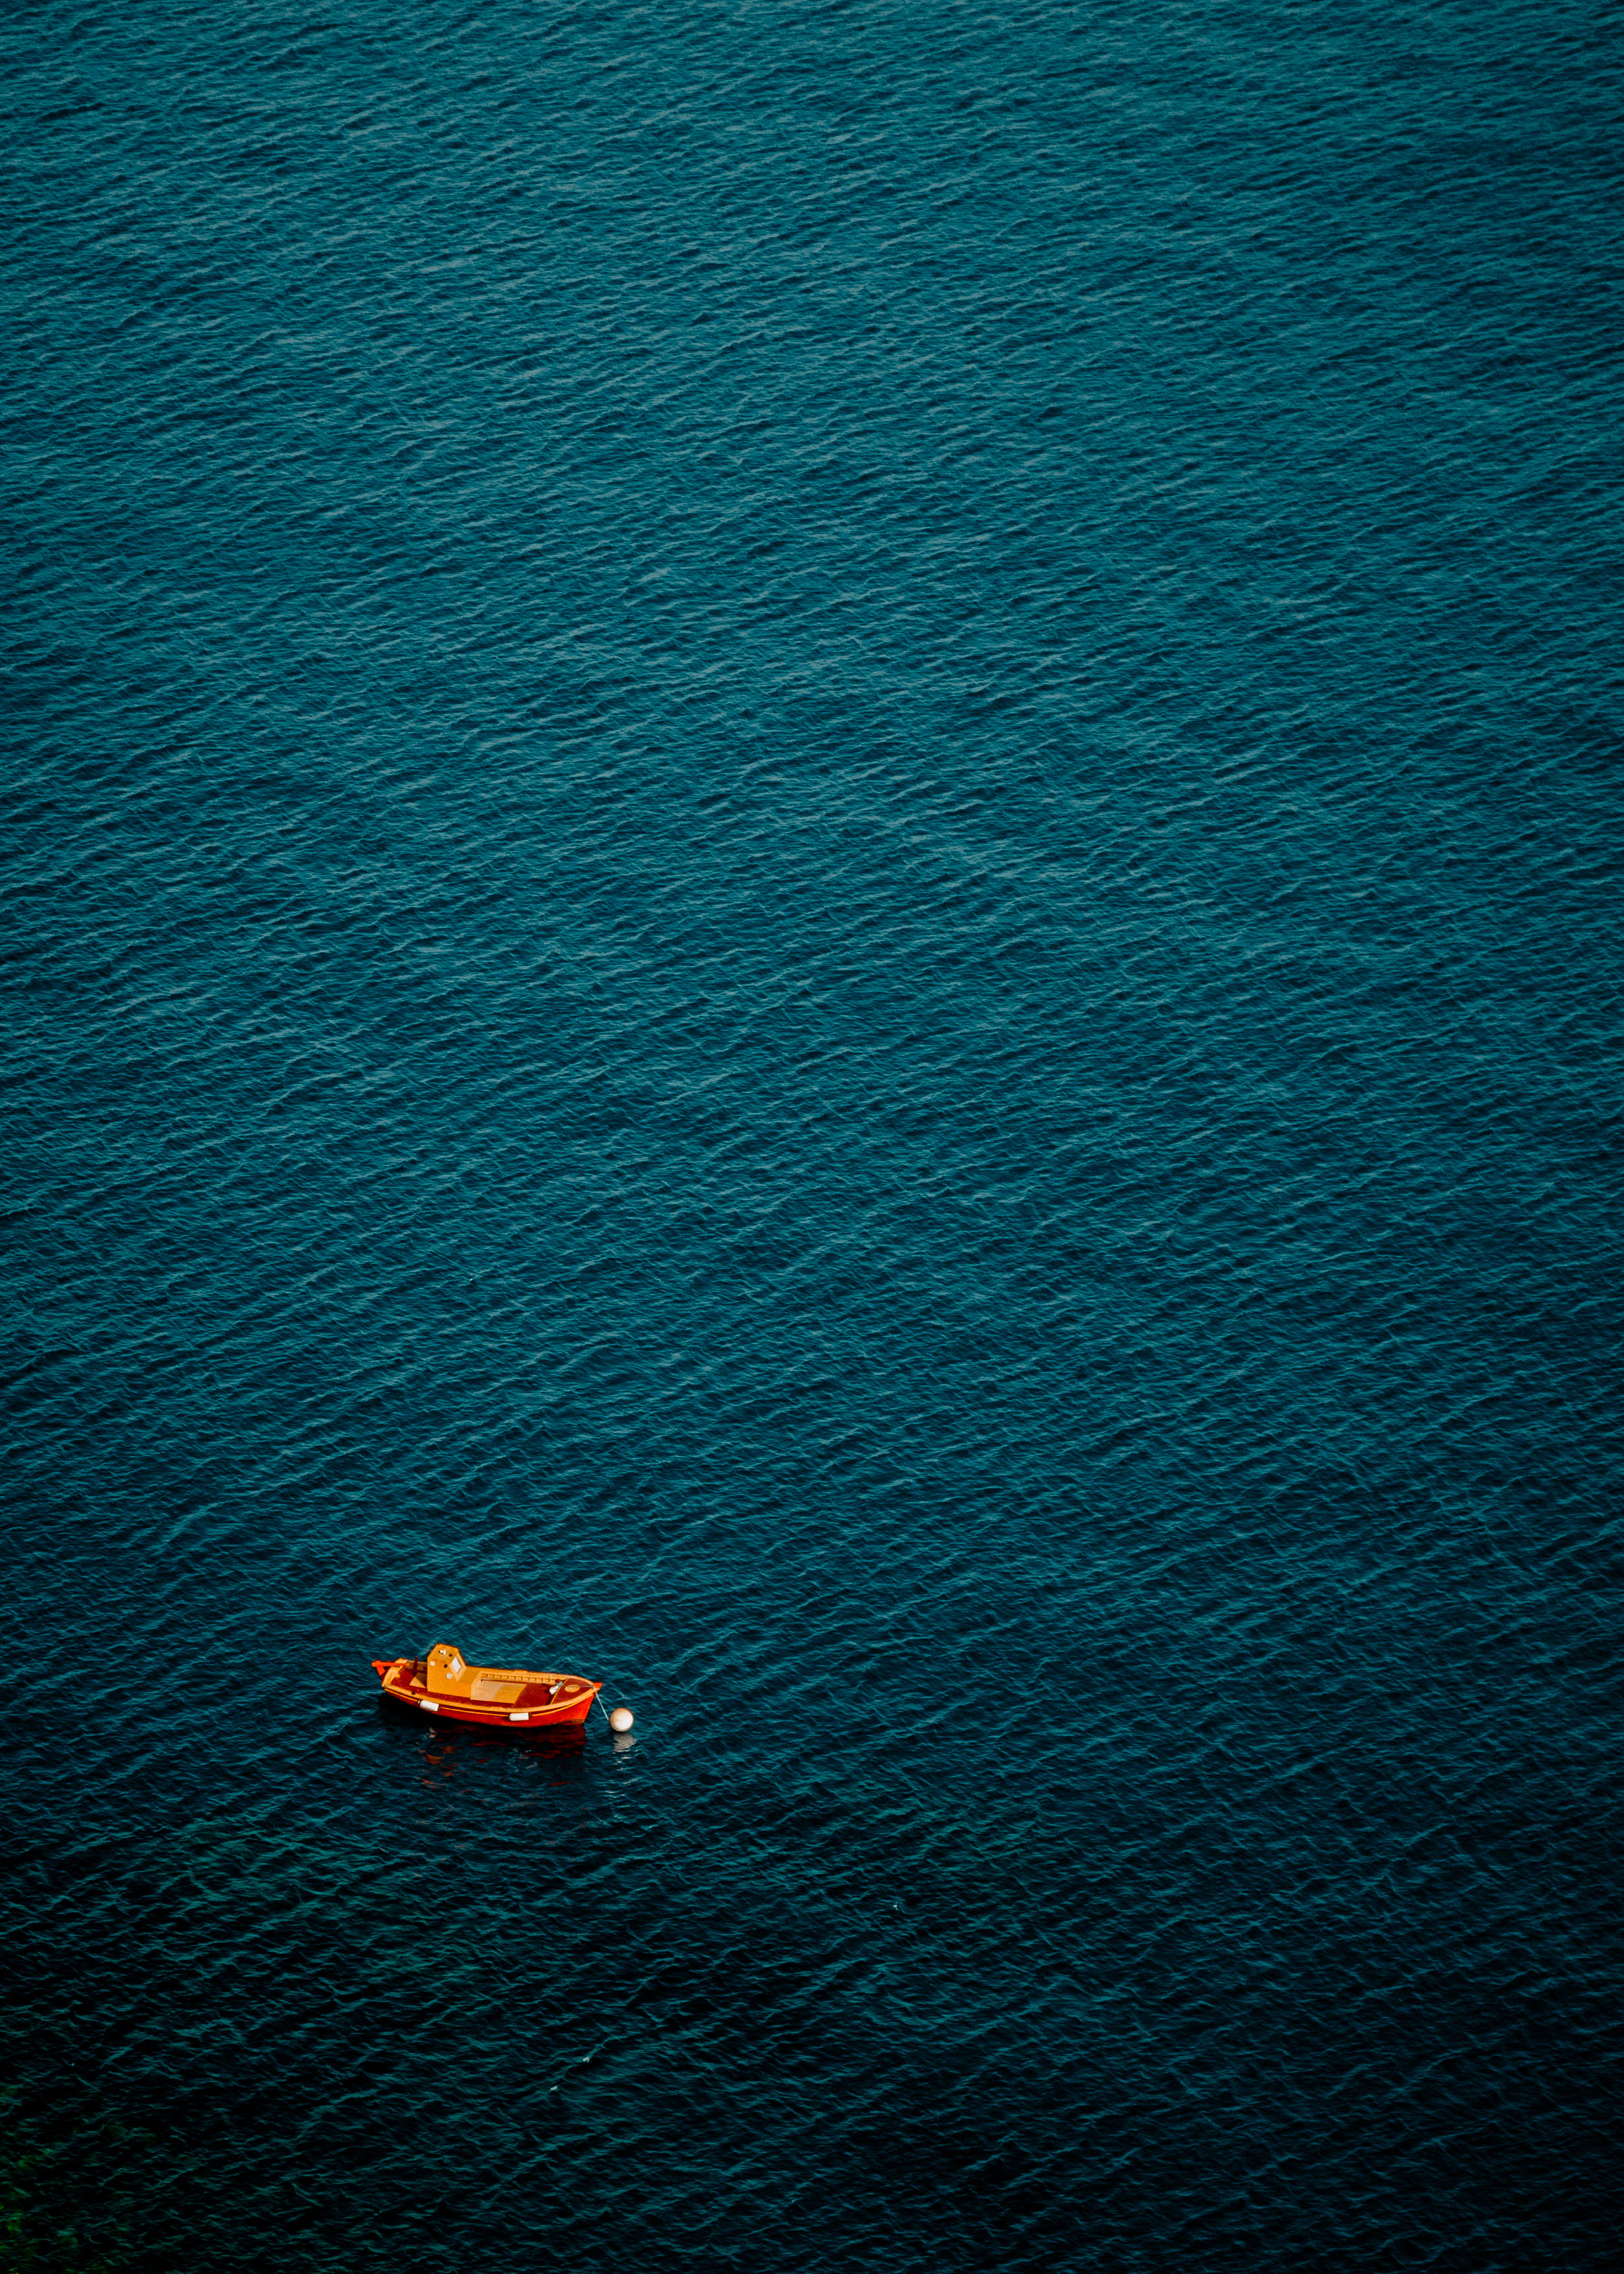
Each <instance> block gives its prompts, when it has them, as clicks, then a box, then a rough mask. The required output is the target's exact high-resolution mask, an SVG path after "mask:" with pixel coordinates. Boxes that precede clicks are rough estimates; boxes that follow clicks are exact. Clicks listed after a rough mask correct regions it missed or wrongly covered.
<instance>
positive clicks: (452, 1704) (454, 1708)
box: [372, 1642, 604, 1729]
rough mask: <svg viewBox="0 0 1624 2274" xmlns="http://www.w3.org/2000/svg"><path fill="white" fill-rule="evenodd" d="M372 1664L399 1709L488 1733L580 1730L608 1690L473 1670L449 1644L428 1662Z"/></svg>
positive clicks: (506, 1671) (519, 1672) (554, 1678)
mask: <svg viewBox="0 0 1624 2274" xmlns="http://www.w3.org/2000/svg"><path fill="white" fill-rule="evenodd" d="M372 1666H373V1669H374V1671H375V1672H376V1674H377V1675H378V1679H379V1680H380V1682H381V1683H382V1684H383V1694H384V1696H385V1697H386V1698H394V1699H395V1703H396V1704H397V1705H399V1706H414V1707H415V1708H416V1709H417V1711H418V1712H419V1713H438V1714H439V1715H440V1719H441V1721H477V1723H478V1724H479V1725H480V1727H481V1728H486V1729H567V1728H579V1726H580V1724H581V1723H582V1722H583V1721H585V1719H586V1717H587V1715H588V1714H589V1713H590V1712H591V1710H592V1700H593V1698H596V1697H597V1695H598V1691H599V1690H601V1689H602V1688H603V1686H604V1685H603V1683H601V1682H589V1681H587V1680H586V1678H585V1676H584V1675H578V1674H530V1673H526V1672H525V1671H523V1669H522V1668H514V1667H507V1666H470V1665H469V1664H468V1662H467V1660H465V1659H464V1658H463V1656H462V1652H461V1651H460V1650H458V1649H457V1647H456V1645H455V1643H448V1642H437V1643H436V1644H435V1645H434V1647H433V1649H432V1650H431V1651H430V1652H429V1653H428V1654H427V1656H426V1657H424V1658H375V1659H374V1660H372Z"/></svg>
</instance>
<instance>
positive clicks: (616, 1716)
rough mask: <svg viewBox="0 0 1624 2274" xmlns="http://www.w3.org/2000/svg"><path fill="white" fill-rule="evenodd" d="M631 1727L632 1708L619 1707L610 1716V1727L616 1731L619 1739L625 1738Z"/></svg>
mask: <svg viewBox="0 0 1624 2274" xmlns="http://www.w3.org/2000/svg"><path fill="white" fill-rule="evenodd" d="M631 1726H632V1709H631V1707H630V1706H616V1707H615V1709H614V1711H613V1713H611V1715H610V1716H609V1727H610V1728H612V1729H613V1731H614V1734H615V1736H617V1737H623V1736H625V1735H626V1732H627V1731H628V1729H629V1728H631Z"/></svg>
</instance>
